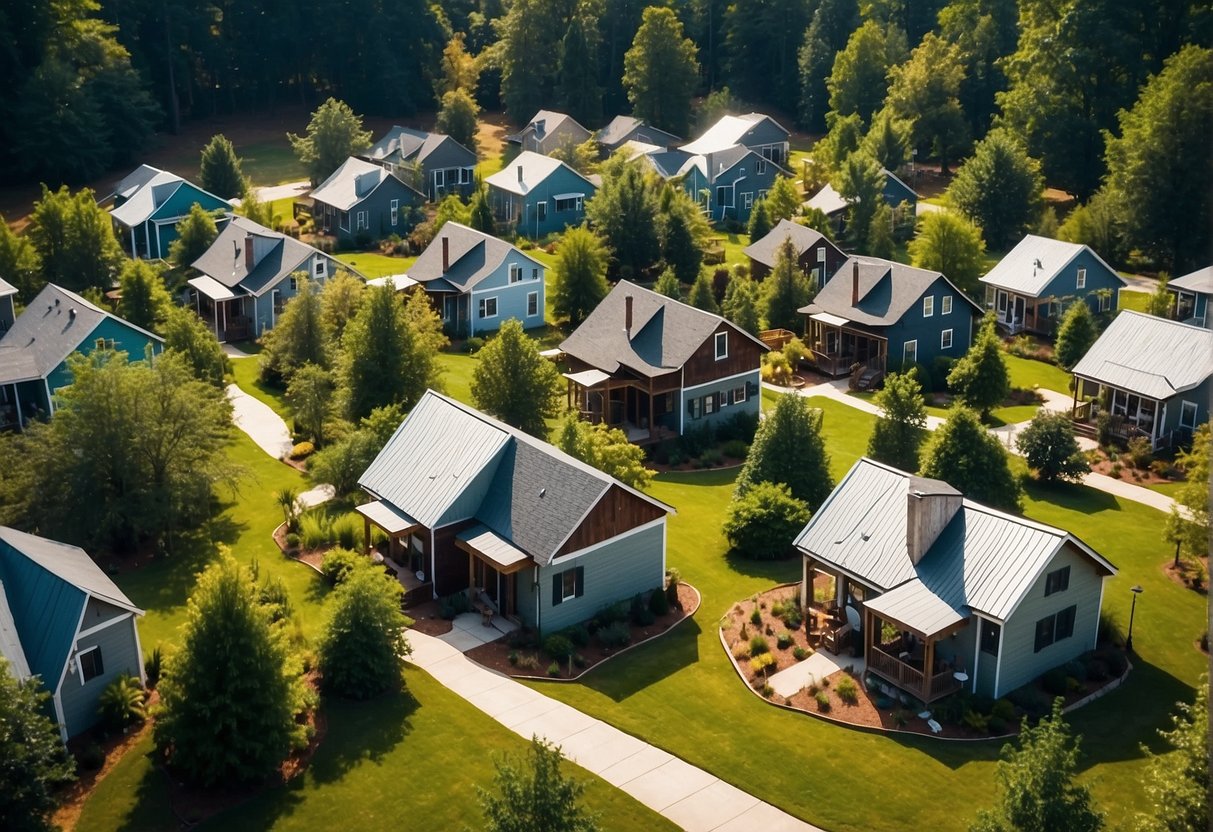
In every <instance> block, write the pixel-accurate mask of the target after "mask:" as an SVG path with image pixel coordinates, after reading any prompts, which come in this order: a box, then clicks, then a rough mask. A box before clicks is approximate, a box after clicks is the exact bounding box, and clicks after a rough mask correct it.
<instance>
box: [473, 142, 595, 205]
mask: <svg viewBox="0 0 1213 832" xmlns="http://www.w3.org/2000/svg"><path fill="white" fill-rule="evenodd" d="M560 168H565V169H566V170H567V171H568V172H569V173H571V174H572V175H573V176H576V177H577V178H578V179H581V180H582V181H584V182H585V184H586V187H587V188H590V189H591V190H593V189H594V183H593V182H591V181H590V180H588V179H586V178H585V177H584V176H582V175H581V174H580V173H578V172H577V171H575V170H573V169H572V168H570V167H569V166H568V165H566V164H565V163H564V162H562V161H560V160H559V159H553V158H552V157H551V156H544V155H542V154H539V153H535V152H534V151H531V150H524V151H522V152H521V153H519V154H518V155H517V156H516V157H515V158H514V159H513V160H512V161H510V162H509V164H507V165H506V166H505V167H504V168H502V169H501V170H499V171H497V172H496V173H494V174H493V175H492V176H490V177H489V178H488V179H486V180H484V181H485V182H486V183H488V184H489V185H492V186H493V187H494V188H499V189H500V190H503V191H508V192H510V193H512V194H518V195H520V196H525V195H526V194H528V193H530V192H531V191H533V190H534V189H535V188H536V187H538V186H539V185H540V184H541V183H542V182H543V181H544V180H545V179H547V178H548V177H549V176H551V175H552V174H553V173H555V172H556V171H558V170H559V169H560ZM519 171H522V176H521V177H519V175H518V172H519Z"/></svg>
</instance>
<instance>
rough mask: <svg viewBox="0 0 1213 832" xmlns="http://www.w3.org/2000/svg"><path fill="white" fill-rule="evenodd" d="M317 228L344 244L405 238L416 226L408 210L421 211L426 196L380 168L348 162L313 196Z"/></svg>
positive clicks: (360, 161)
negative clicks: (389, 237)
mask: <svg viewBox="0 0 1213 832" xmlns="http://www.w3.org/2000/svg"><path fill="white" fill-rule="evenodd" d="M311 199H312V218H313V219H314V220H315V222H316V228H317V229H318V230H320V231H323V232H324V233H325V234H332V235H333V236H335V237H336V238H337V242H338V243H339V244H341V245H353V244H358V243H363V242H370V241H372V240H379V239H382V238H383V237H387V236H390V235H392V234H399V235H401V236H404V235H405V234H408V232H409V231H410V229H411V228H412V226H413V223H412V221H411V220H410V218H409V216H408V214H409V209H412V208H416V209H420V208H421V206H422V205H424V204H425V194H423V193H421V191H419V190H417V189H416V188H414V187H413V186H412V185H410V184H408V183H407V182H405V181H404V180H403V179H401V178H400V177H399V176H397V175H396V174H394V173H392V172H391V171H389V170H387V169H386V168H384V167H383V166H381V165H376V164H374V163H372V162H367V161H365V160H363V159H356V158H354V157H353V156H351V157H350V158H348V159H346V160H345V162H343V163H342V165H341V167H339V168H337V170H335V171H333V173H332V175H331V176H329V178H328V179H326V180H324V181H323V182H321V183H320V184H319V185H318V186H317V187H316V188H315V189H314V190H313V191H312V193H311Z"/></svg>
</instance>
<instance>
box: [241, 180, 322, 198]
mask: <svg viewBox="0 0 1213 832" xmlns="http://www.w3.org/2000/svg"><path fill="white" fill-rule="evenodd" d="M311 189H312V183H311V182H308V181H307V180H306V179H304V180H301V181H299V182H287V183H285V184H283V185H269V186H267V187H263V188H254V189H253V190H254V191H256V192H257V199H258V200H260V201H261V202H273V201H274V200H275V199H286V198H287V197H288V196H290V197H295V196H303V195H304V194H306V193H307V192H308V191H310V190H311Z"/></svg>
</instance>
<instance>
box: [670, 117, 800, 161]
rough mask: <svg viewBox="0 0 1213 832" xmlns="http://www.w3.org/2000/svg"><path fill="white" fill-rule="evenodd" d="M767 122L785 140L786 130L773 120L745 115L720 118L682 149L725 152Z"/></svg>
mask: <svg viewBox="0 0 1213 832" xmlns="http://www.w3.org/2000/svg"><path fill="white" fill-rule="evenodd" d="M764 121H768V122H770V123H771V124H773V125H775V126H776V127H778V128H779V129H780V130H781V131H782V132H783V133H784V134H785V139H786V137H787V136H788V135H790V134H789V133H788V131H787V129H786V128H785V127H784V126H783V125H781V124H780V123H779V122H777V121H776V120H775V119H773V118H771V117H770V116H768V115H764V114H763V113H747V114H746V115H743V116H721V117H720V120H719V121H717V122H716V123H715V124H713V125H712V126H711V127H709V128H708V129H707V130H706V131H704V133H703V135H701V136H700V137H699V138H697V139H696V140H695V141H693V142H691V143H689V144H685V145H683V146H682V149H683V150H685V151H686V152H687V153H692V154H701V153H716V152H719V151H721V150H727V149H728V148H730V147H732V146H733V145H735V144H744V143H745V142H744V139H745V136H746V134H747V133H749V132H750V131H751V130H753V129H754V127H756V126H757V125H758V124H760V123H762V122H764Z"/></svg>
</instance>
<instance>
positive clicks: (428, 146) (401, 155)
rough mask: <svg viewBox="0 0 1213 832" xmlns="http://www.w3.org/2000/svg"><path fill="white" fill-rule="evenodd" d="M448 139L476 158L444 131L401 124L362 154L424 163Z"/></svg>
mask: <svg viewBox="0 0 1213 832" xmlns="http://www.w3.org/2000/svg"><path fill="white" fill-rule="evenodd" d="M448 141H449V142H451V143H452V144H454V145H456V146H458V147H459V148H461V149H462V150H464V151H466V152H467V154H468V155H469V156H471V157H472V158H475V154H474V153H472V151H470V150H468V149H467V148H466V147H464V146H463V145H461V144H459V142H457V141H455V140H454V139H452V138H451V137H450V136H447V135H445V134H444V133H427V132H425V131H424V130H414V129H413V128H411V127H401V126H400V125H394V126H393V127H392V129H391V130H388V131H387V133H386V134H385V135H384V136H383V138H381V139H380V140H379V141H377V142H375V143H374V144H373V145H371V146H370V148H369V149H368V150H366V151H365V152H364V153H363V154H362V155H363V156H365V157H366V158H368V159H378V160H384V159H394V160H399V161H401V162H410V161H416V162H418V163H419V164H424V163H425V160H426V159H427V158H429V156H430V154H431V153H433V152H434V151H435V150H437V149H438V148H439V147H440V146H441V145H442V144H443V143H444V142H448Z"/></svg>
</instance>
